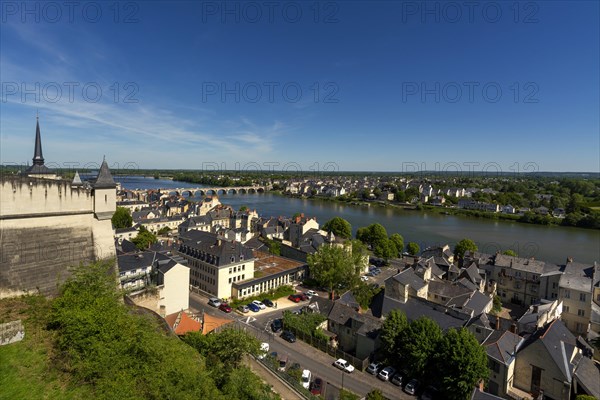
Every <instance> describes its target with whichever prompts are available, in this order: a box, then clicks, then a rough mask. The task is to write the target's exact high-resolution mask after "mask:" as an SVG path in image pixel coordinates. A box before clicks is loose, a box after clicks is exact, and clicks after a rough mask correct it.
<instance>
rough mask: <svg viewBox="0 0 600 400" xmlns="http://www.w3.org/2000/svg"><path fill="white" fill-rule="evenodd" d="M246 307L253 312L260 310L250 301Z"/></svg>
mask: <svg viewBox="0 0 600 400" xmlns="http://www.w3.org/2000/svg"><path fill="white" fill-rule="evenodd" d="M248 308H249V309H250V310H251V311H254V312H259V311H260V307H259V306H257V305H256V304H254V303H250V304H248Z"/></svg>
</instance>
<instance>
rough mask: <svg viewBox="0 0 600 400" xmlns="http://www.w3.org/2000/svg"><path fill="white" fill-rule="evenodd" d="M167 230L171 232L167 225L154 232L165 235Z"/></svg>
mask: <svg viewBox="0 0 600 400" xmlns="http://www.w3.org/2000/svg"><path fill="white" fill-rule="evenodd" d="M169 232H171V228H169V227H168V226H163V227H162V228H160V229H159V230H158V232H156V234H157V235H166V234H167V233H169Z"/></svg>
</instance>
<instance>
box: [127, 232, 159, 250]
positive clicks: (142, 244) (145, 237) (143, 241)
mask: <svg viewBox="0 0 600 400" xmlns="http://www.w3.org/2000/svg"><path fill="white" fill-rule="evenodd" d="M156 241H157V239H156V236H155V235H154V234H153V233H151V232H149V231H148V229H146V228H144V226H141V227H140V231H139V232H138V234H137V236H136V237H134V238H133V239H131V242H132V243H133V244H135V247H137V248H138V249H139V250H145V249H147V248H148V247H150V245H151V244H153V243H156Z"/></svg>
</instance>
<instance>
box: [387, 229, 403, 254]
mask: <svg viewBox="0 0 600 400" xmlns="http://www.w3.org/2000/svg"><path fill="white" fill-rule="evenodd" d="M390 240H391V241H392V242H394V244H395V245H396V249H398V253H401V252H402V250H404V238H403V237H402V235H400V234H399V233H394V234H393V235H392V236H390ZM397 255H398V254H396V256H397Z"/></svg>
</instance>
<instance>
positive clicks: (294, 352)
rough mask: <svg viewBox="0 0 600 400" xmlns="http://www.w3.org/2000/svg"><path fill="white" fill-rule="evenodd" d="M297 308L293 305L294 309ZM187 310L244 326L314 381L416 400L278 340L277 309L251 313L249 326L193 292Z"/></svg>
mask: <svg viewBox="0 0 600 400" xmlns="http://www.w3.org/2000/svg"><path fill="white" fill-rule="evenodd" d="M280 303H281V302H280ZM301 304H302V303H301ZM297 306H298V305H295V307H297ZM190 308H192V309H194V310H197V311H200V310H203V311H204V312H206V313H208V314H211V315H215V316H219V317H221V318H223V317H225V316H227V317H229V318H231V319H234V320H237V321H238V322H239V323H240V324H243V325H244V326H247V327H248V329H247V332H249V333H251V334H253V335H254V336H255V337H256V338H257V339H258V340H259V341H261V342H267V343H269V347H270V350H269V351H270V352H273V351H276V352H277V353H278V355H280V356H287V357H288V365H290V364H291V363H295V362H297V363H299V364H300V365H301V366H302V368H305V369H309V370H310V371H311V372H312V374H313V379H314V378H315V377H320V378H321V379H323V380H324V381H326V382H328V383H330V384H332V385H334V386H336V387H339V388H341V387H343V388H344V389H347V390H350V391H352V392H354V393H356V394H358V395H361V396H365V395H366V394H367V393H368V392H370V391H371V390H372V389H374V388H378V389H380V390H381V391H382V393H383V394H384V396H386V397H387V398H389V399H415V397H413V396H410V395H408V394H406V393H404V392H403V391H402V389H401V388H399V387H397V386H395V385H393V384H391V383H389V382H383V381H381V380H379V379H377V378H376V377H375V376H372V375H370V374H368V373H365V372H361V371H354V372H353V373H351V374H348V373H346V372H342V371H341V370H339V369H337V368H336V367H334V366H333V362H334V361H335V359H334V358H333V357H331V356H330V355H329V354H326V353H324V352H322V351H320V350H317V349H315V348H314V347H312V346H310V345H308V344H306V343H304V342H302V341H300V340H298V341H296V342H295V343H288V342H286V341H284V340H283V339H280V338H279V336H278V335H274V334H273V333H271V331H270V328H269V326H270V323H271V321H272V320H273V319H275V318H280V317H281V316H282V312H283V310H282V309H281V307H280V308H279V309H277V310H275V309H266V310H262V311H260V312H259V313H250V314H251V317H253V319H254V320H253V321H251V322H250V323H249V324H248V323H246V322H247V319H248V317H247V315H248V314H246V316H241V315H239V314H237V313H231V314H225V313H223V312H221V311H219V310H218V309H216V308H214V307H211V306H209V305H208V298H207V297H203V296H200V295H197V294H195V293H192V294H191V295H190Z"/></svg>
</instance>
